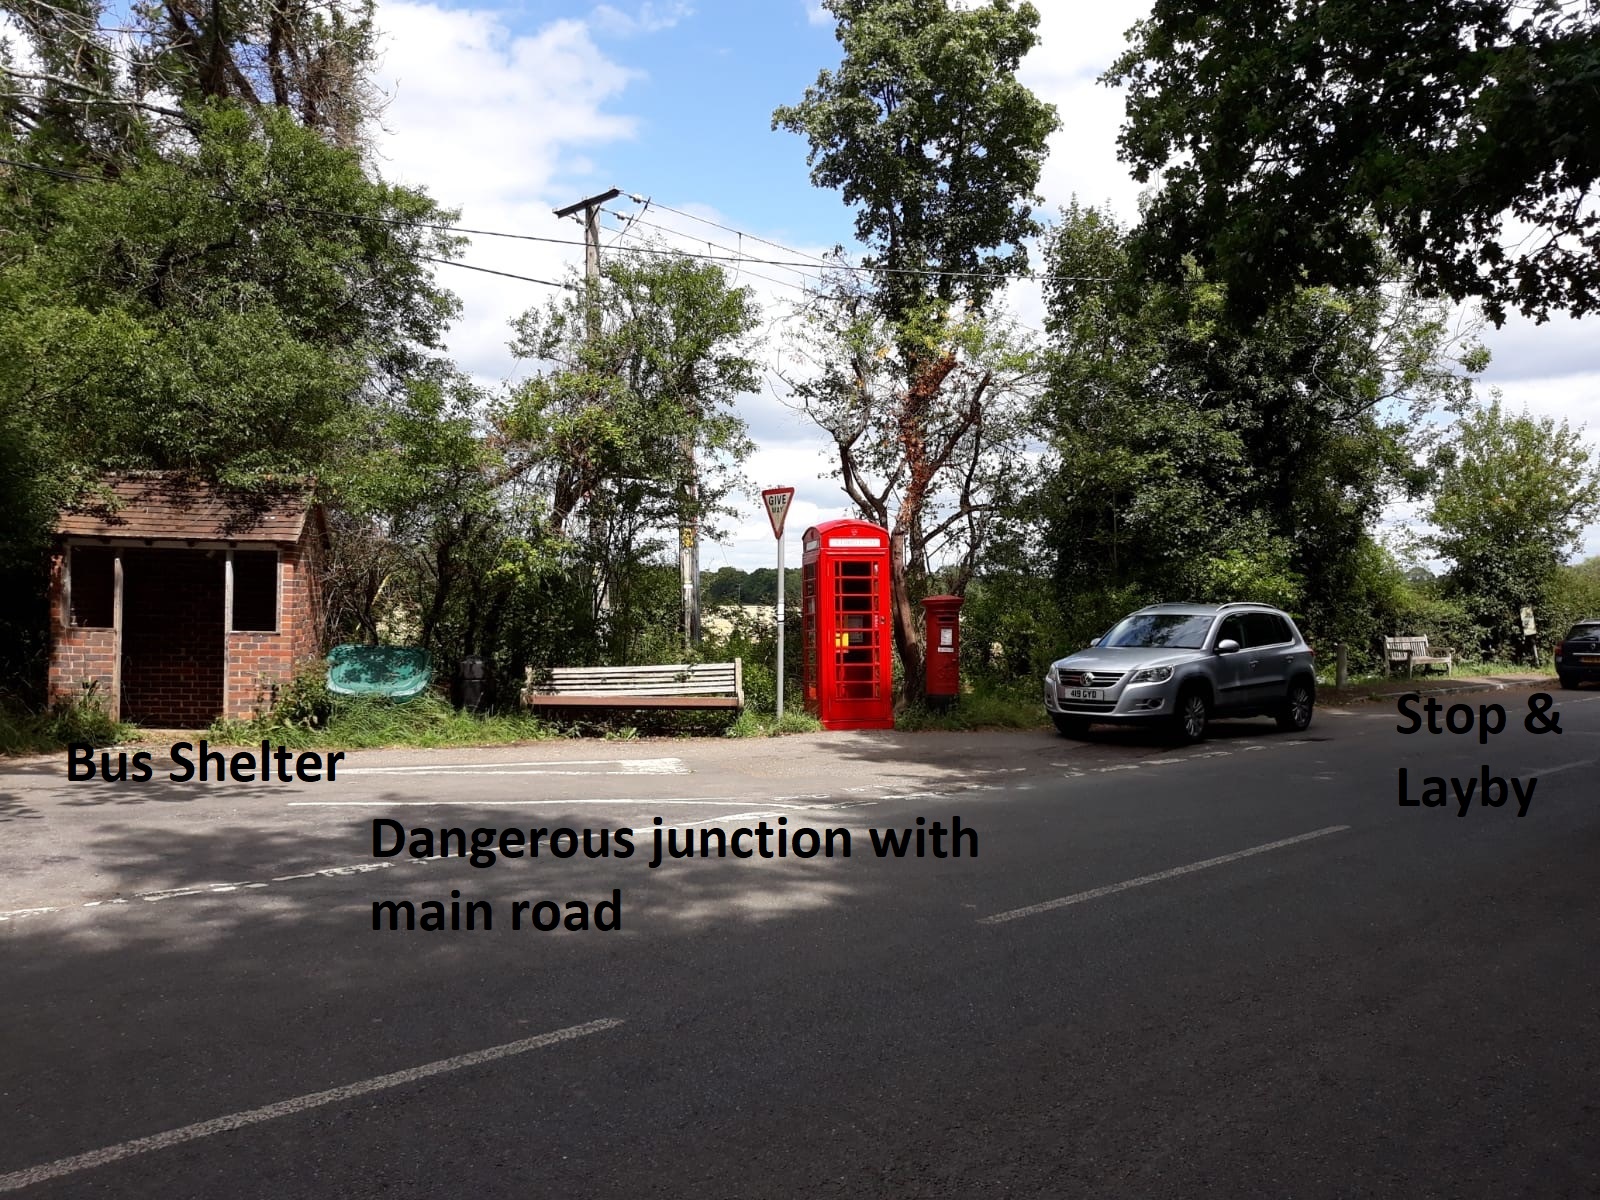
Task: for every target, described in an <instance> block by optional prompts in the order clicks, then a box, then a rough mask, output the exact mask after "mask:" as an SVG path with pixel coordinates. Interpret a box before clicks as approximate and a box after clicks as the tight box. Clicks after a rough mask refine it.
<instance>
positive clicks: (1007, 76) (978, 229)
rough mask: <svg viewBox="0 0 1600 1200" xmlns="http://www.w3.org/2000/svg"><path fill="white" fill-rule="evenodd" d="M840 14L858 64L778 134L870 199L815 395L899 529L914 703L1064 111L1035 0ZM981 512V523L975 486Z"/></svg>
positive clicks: (841, 32)
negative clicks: (950, 526) (859, 272)
mask: <svg viewBox="0 0 1600 1200" xmlns="http://www.w3.org/2000/svg"><path fill="white" fill-rule="evenodd" d="M824 8H826V9H827V11H828V12H830V13H832V14H833V16H834V17H835V18H836V20H837V26H836V30H835V36H836V37H837V39H838V41H839V43H840V45H841V47H842V48H843V51H844V57H843V61H842V62H841V63H840V65H839V67H838V68H837V69H836V70H833V71H823V72H822V73H821V74H820V75H819V76H818V77H817V82H816V83H815V84H814V85H813V86H811V87H810V88H808V89H806V93H805V96H804V98H803V99H802V100H801V102H800V103H799V104H796V105H791V106H785V107H782V108H779V109H778V110H777V111H776V112H775V113H774V114H773V127H774V128H775V129H779V128H781V129H786V130H788V131H790V132H793V133H798V134H801V135H802V136H804V137H805V138H806V139H807V140H808V142H809V143H810V147H811V149H810V156H809V162H810V164H811V178H812V181H813V182H814V183H815V184H817V186H819V187H829V188H837V189H839V190H840V191H841V192H842V193H843V197H844V200H845V203H846V204H849V205H852V206H854V207H855V209H856V234H857V236H858V237H859V238H860V239H861V241H862V242H863V243H864V244H865V245H866V246H867V254H866V255H865V257H864V259H863V263H864V265H866V266H869V267H872V268H875V270H874V272H873V273H872V274H871V276H870V278H871V280H872V282H871V285H870V286H869V287H868V288H867V289H866V290H865V291H863V290H862V289H860V288H859V287H856V286H853V285H850V284H842V285H840V286H839V287H837V288H834V289H832V291H831V294H830V295H828V296H826V297H824V298H823V300H822V301H821V304H820V305H819V306H818V311H817V313H816V314H815V315H817V317H818V321H817V324H816V325H814V326H813V330H814V331H817V330H820V331H821V332H823V333H824V335H825V337H826V338H827V339H828V340H829V341H831V346H817V345H816V343H815V342H814V341H813V344H812V349H813V351H814V352H815V353H816V356H817V358H818V361H819V363H820V364H822V369H821V378H820V380H818V381H816V382H813V383H812V384H810V385H809V386H808V387H807V389H806V390H804V391H802V392H801V399H802V402H803V403H804V404H805V406H806V407H807V409H808V410H809V411H810V412H811V413H812V415H813V417H814V418H816V419H817V420H818V423H819V424H821V425H822V427H823V428H824V429H826V430H827V431H828V432H829V433H830V435H831V436H832V437H833V438H834V441H835V445H836V446H837V447H838V449H839V453H840V470H841V474H842V476H843V478H844V481H845V486H846V490H847V492H849V493H850V495H851V497H852V498H853V499H854V500H855V501H856V503H857V504H858V505H859V506H860V507H861V509H862V512H863V514H864V515H867V516H869V517H871V518H873V519H876V520H879V521H881V522H883V523H885V524H887V525H888V526H889V529H890V533H891V538H892V540H891V557H890V568H891V582H892V594H893V614H894V638H895V644H896V648H897V650H898V652H899V655H900V659H901V662H902V664H903V665H904V667H905V680H906V691H907V694H908V696H910V697H911V698H913V699H914V698H917V697H919V696H920V695H921V690H922V684H923V680H922V664H923V648H922V637H921V632H920V630H919V627H918V623H917V616H916V611H915V609H914V604H915V601H916V600H917V598H918V596H919V594H920V593H921V592H922V591H923V590H924V588H925V587H926V574H925V571H926V567H925V559H924V557H923V556H922V554H921V550H922V548H923V547H924V546H925V545H926V544H927V543H928V542H929V540H930V537H931V535H932V532H933V531H932V529H931V527H930V526H931V525H933V524H937V523H938V522H930V517H932V515H933V512H934V511H935V510H934V505H935V504H936V496H937V495H938V493H939V492H940V490H941V488H945V489H949V488H954V489H955V491H956V492H958V493H959V492H960V491H961V490H962V484H961V480H962V479H963V478H964V477H965V476H964V474H963V473H964V472H967V471H968V469H969V468H970V467H973V466H974V464H976V463H977V462H978V461H979V460H980V459H981V458H982V455H983V452H984V451H985V450H986V449H988V446H989V445H992V444H993V443H987V444H986V443H985V442H984V441H983V439H982V436H981V435H980V434H979V433H978V432H977V431H978V429H979V427H980V425H981V417H982V414H983V413H984V412H985V411H986V410H987V407H988V405H989V404H990V403H991V402H992V397H994V396H997V395H998V391H997V390H996V389H995V388H994V386H993V385H994V382H995V376H994V374H993V373H992V372H991V371H990V370H989V367H986V366H985V365H984V364H983V363H982V362H980V361H978V360H977V359H974V358H973V357H972V356H971V355H970V354H969V353H968V351H969V350H971V349H973V348H974V347H975V346H976V345H977V344H979V343H983V344H984V345H985V346H987V347H989V348H993V347H994V346H995V344H996V339H995V338H994V337H993V336H990V335H988V334H982V333H980V332H979V331H980V330H982V329H983V328H984V323H983V317H984V316H985V313H986V310H987V308H988V305H989V303H990V301H991V299H992V297H993V296H994V295H995V293H996V290H997V289H998V288H999V287H1000V286H1001V285H1002V283H1003V281H1004V279H1005V277H1006V274H1007V273H1008V272H1015V271H1019V270H1021V269H1023V268H1024V267H1025V266H1026V265H1027V250H1026V248H1025V246H1024V241H1025V240H1026V239H1027V238H1028V237H1030V236H1031V235H1033V234H1035V233H1036V232H1037V231H1038V225H1037V223H1036V222H1035V220H1034V217H1033V213H1032V207H1031V206H1032V204H1033V203H1036V202H1037V198H1036V197H1035V196H1034V194H1033V193H1034V189H1035V187H1036V186H1037V184H1038V180H1039V170H1040V165H1041V163H1042V161H1043V158H1044V153H1045V143H1046V139H1047V138H1048V137H1049V136H1050V133H1051V132H1052V131H1053V130H1054V129H1055V128H1056V124H1057V122H1056V114H1055V110H1054V109H1053V108H1052V107H1051V106H1050V105H1048V104H1045V103H1044V102H1042V101H1040V100H1039V99H1038V97H1036V96H1034V95H1033V93H1032V92H1030V91H1029V90H1028V89H1027V88H1026V87H1025V86H1023V85H1022V84H1021V83H1020V82H1018V80H1017V78H1016V71H1017V67H1018V64H1019V63H1020V62H1021V59H1022V56H1023V55H1024V54H1026V53H1027V52H1028V50H1029V49H1030V48H1032V47H1033V45H1034V44H1035V43H1036V41H1037V34H1036V32H1035V30H1036V27H1037V25H1038V20H1039V16H1038V12H1037V11H1036V10H1035V9H1034V7H1033V6H1032V5H1031V4H1028V3H1012V0H991V2H990V3H985V4H979V5H956V4H954V3H951V2H950V0H825V3H824ZM823 308H826V309H827V310H828V311H827V312H826V313H825V314H824V313H822V312H821V309H823ZM992 365H993V364H992V363H990V364H989V366H992ZM947 389H948V391H947ZM999 424H1001V422H996V425H997V426H998V425H999ZM863 468H866V469H867V470H868V471H870V473H871V475H873V476H875V478H876V482H868V476H867V474H865V473H864V471H863ZM966 503H967V512H968V514H974V513H976V511H977V510H976V509H975V508H973V507H972V504H973V497H972V495H971V493H970V492H969V493H968V495H967V501H966ZM943 519H944V518H940V520H943ZM963 519H964V518H963Z"/></svg>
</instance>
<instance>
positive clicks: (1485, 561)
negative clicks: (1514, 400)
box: [1426, 397, 1600, 644]
mask: <svg viewBox="0 0 1600 1200" xmlns="http://www.w3.org/2000/svg"><path fill="white" fill-rule="evenodd" d="M1434 457H1435V465H1436V467H1437V469H1438V471H1439V479H1438V485H1437V488H1436V490H1435V492H1434V495H1433V499H1432V504H1431V506H1430V507H1429V509H1428V511H1427V514H1426V515H1427V518H1428V520H1429V521H1430V522H1432V523H1433V524H1434V525H1435V526H1436V527H1437V530H1438V532H1437V533H1435V534H1433V535H1431V536H1430V537H1429V538H1428V545H1429V546H1431V548H1432V549H1433V550H1434V551H1436V552H1437V553H1438V554H1439V555H1441V556H1442V557H1444V558H1445V559H1447V560H1449V563H1450V569H1449V571H1448V572H1447V573H1446V575H1445V580H1444V582H1445V594H1446V595H1447V596H1452V597H1455V598H1458V599H1460V600H1461V601H1462V602H1463V603H1464V604H1465V605H1466V607H1467V608H1468V610H1469V612H1471V614H1472V615H1473V617H1474V619H1475V620H1476V621H1477V623H1478V624H1479V625H1481V626H1483V627H1484V628H1485V629H1488V630H1489V631H1490V637H1491V639H1492V640H1493V641H1494V642H1495V643H1498V644H1505V643H1508V642H1511V641H1512V640H1513V639H1514V638H1516V636H1517V635H1518V634H1519V632H1520V629H1521V626H1520V624H1519V623H1518V614H1519V610H1520V609H1521V607H1522V606H1523V605H1531V606H1532V607H1533V608H1534V610H1535V613H1536V614H1537V613H1539V612H1541V611H1543V609H1544V607H1545V604H1546V602H1547V601H1548V600H1549V599H1550V594H1551V588H1552V586H1553V585H1554V582H1555V576H1556V573H1557V567H1558V566H1559V565H1560V564H1561V562H1562V560H1563V559H1564V558H1566V556H1567V555H1569V554H1571V553H1573V552H1574V551H1576V550H1577V549H1578V547H1579V544H1580V541H1581V538H1582V533H1583V530H1584V528H1585V527H1586V526H1588V525H1589V523H1590V522H1591V521H1593V520H1594V519H1595V517H1596V515H1597V514H1600V470H1597V469H1596V467H1595V465H1594V456H1593V453H1592V451H1591V450H1590V449H1589V447H1588V446H1587V445H1586V444H1585V443H1584V439H1583V437H1582V431H1581V430H1578V429H1573V428H1572V427H1571V426H1569V425H1568V424H1567V422H1565V421H1557V420H1556V419H1555V418H1553V417H1534V416H1532V415H1530V414H1528V413H1525V412H1524V413H1512V412H1507V411H1505V409H1504V408H1503V407H1502V405H1501V403H1500V401H1499V399H1498V397H1497V398H1495V399H1494V400H1493V401H1491V402H1490V403H1489V404H1487V405H1484V406H1483V407H1482V408H1479V409H1478V410H1477V411H1475V412H1473V413H1471V414H1469V415H1468V416H1466V417H1465V418H1463V419H1462V420H1461V422H1460V423H1459V424H1458V425H1457V427H1456V429H1455V431H1454V435H1453V436H1452V438H1451V440H1450V441H1449V442H1448V443H1447V444H1446V445H1444V446H1441V447H1440V448H1439V449H1438V450H1437V452H1436V453H1435V456H1434Z"/></svg>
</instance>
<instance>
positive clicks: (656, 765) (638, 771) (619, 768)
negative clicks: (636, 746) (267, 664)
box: [339, 758, 690, 775]
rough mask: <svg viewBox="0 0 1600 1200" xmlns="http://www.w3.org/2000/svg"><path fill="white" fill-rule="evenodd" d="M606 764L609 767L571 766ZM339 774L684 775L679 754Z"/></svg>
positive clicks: (434, 765) (372, 769) (347, 770)
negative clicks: (592, 768) (662, 756)
mask: <svg viewBox="0 0 1600 1200" xmlns="http://www.w3.org/2000/svg"><path fill="white" fill-rule="evenodd" d="M576 767H608V768H612V769H610V770H604V771H595V770H588V771H582V770H574V769H573V768H576ZM339 773H340V774H341V775H687V774H689V773H690V772H689V768H688V766H687V765H686V764H685V763H684V761H683V759H681V758H589V759H584V758H573V759H565V760H558V761H541V762H505V763H425V764H423V765H421V766H414V767H346V768H345V769H344V770H342V771H341V772H339Z"/></svg>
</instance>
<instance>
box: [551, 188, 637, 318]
mask: <svg viewBox="0 0 1600 1200" xmlns="http://www.w3.org/2000/svg"><path fill="white" fill-rule="evenodd" d="M620 195H622V189H621V188H608V189H607V190H606V191H603V192H601V193H600V194H599V195H598V196H590V197H589V198H588V199H587V200H579V201H578V202H577V203H576V204H569V205H567V206H566V207H565V208H558V209H556V216H558V217H570V216H575V215H576V214H577V213H578V212H579V211H580V210H581V211H582V213H583V278H584V281H585V282H586V283H587V284H588V285H589V313H588V317H589V326H588V332H589V340H590V341H591V342H592V341H596V340H597V339H598V338H599V337H600V208H601V206H602V205H604V204H608V203H610V202H611V201H612V200H615V199H616V198H617V197H618V196H620Z"/></svg>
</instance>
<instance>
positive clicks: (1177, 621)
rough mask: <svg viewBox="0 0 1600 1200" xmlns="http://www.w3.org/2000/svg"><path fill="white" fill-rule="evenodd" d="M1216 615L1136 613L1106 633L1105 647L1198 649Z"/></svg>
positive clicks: (1103, 642)
mask: <svg viewBox="0 0 1600 1200" xmlns="http://www.w3.org/2000/svg"><path fill="white" fill-rule="evenodd" d="M1211 621H1212V618H1211V617H1208V616H1201V615H1197V614H1195V613H1135V614H1134V615H1133V616H1131V617H1127V618H1125V619H1124V620H1122V621H1121V622H1119V623H1118V625H1117V627H1116V628H1115V629H1113V630H1112V631H1111V632H1110V633H1108V634H1106V636H1105V640H1103V641H1102V642H1101V643H1100V644H1101V645H1102V646H1164V647H1170V648H1171V649H1174V650H1198V649H1200V647H1201V646H1203V645H1205V641H1206V632H1207V630H1209V629H1210V628H1211Z"/></svg>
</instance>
